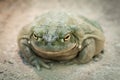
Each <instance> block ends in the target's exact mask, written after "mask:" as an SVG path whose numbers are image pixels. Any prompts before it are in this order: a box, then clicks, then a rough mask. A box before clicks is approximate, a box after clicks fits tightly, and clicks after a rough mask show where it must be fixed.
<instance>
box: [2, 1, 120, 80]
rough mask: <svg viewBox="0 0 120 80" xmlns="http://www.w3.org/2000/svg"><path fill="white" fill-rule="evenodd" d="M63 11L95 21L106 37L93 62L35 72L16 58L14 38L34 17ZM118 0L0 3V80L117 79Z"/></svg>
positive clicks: (119, 67) (119, 70) (119, 68)
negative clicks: (100, 51)
mask: <svg viewBox="0 0 120 80" xmlns="http://www.w3.org/2000/svg"><path fill="white" fill-rule="evenodd" d="M53 10H57V11H60V10H64V11H69V12H72V13H76V14H80V15H83V16H86V17H88V18H90V19H93V20H96V21H97V22H98V23H100V25H101V26H102V28H103V30H104V34H105V37H106V43H105V53H104V54H103V55H102V59H101V60H100V61H97V62H93V61H91V62H90V63H88V64H84V65H70V66H64V65H55V66H53V68H52V69H51V70H46V69H43V70H42V71H41V72H38V71H36V70H35V69H34V68H33V67H30V66H28V65H25V64H24V63H23V62H22V60H21V58H20V57H19V55H18V50H19V49H18V47H17V40H16V39H17V35H18V32H19V31H20V29H21V28H22V27H23V26H25V25H26V24H28V23H30V22H32V21H33V20H34V18H35V17H37V16H39V15H41V14H43V13H45V12H48V11H53ZM119 30H120V0H0V80H80V79H81V80H120V62H119V61H120V31H119Z"/></svg>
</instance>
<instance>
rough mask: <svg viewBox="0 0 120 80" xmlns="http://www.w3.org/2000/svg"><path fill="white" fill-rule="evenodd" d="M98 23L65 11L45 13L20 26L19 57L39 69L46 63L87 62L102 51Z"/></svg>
mask: <svg viewBox="0 0 120 80" xmlns="http://www.w3.org/2000/svg"><path fill="white" fill-rule="evenodd" d="M104 42H105V38H104V35H103V31H102V29H101V27H100V25H99V24H97V23H96V22H95V21H91V20H89V19H87V18H85V17H83V16H78V15H74V14H70V13H66V12H48V13H45V14H43V15H41V16H40V17H38V18H37V19H35V21H34V22H32V23H31V24H29V25H27V26H25V27H23V29H22V30H21V32H20V33H19V36H18V45H19V48H20V51H21V55H22V56H23V57H24V59H25V60H26V61H28V62H29V63H30V64H32V65H33V66H35V67H37V69H39V70H40V67H45V68H50V66H48V64H47V63H48V62H53V61H68V62H69V61H72V60H73V61H75V62H76V63H87V62H89V61H90V60H91V59H92V58H93V57H94V56H96V55H98V54H99V53H100V52H101V51H102V50H103V48H104Z"/></svg>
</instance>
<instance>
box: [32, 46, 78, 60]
mask: <svg viewBox="0 0 120 80" xmlns="http://www.w3.org/2000/svg"><path fill="white" fill-rule="evenodd" d="M33 46H34V45H33ZM32 49H34V51H35V53H36V54H37V55H39V56H41V57H43V58H47V59H53V60H68V59H72V58H74V57H75V56H76V55H77V53H78V50H79V49H78V45H77V44H73V45H72V46H70V47H69V48H68V49H65V50H62V51H46V50H43V49H41V48H38V47H36V46H34V47H32Z"/></svg>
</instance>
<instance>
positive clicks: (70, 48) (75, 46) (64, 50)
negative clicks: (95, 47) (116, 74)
mask: <svg viewBox="0 0 120 80" xmlns="http://www.w3.org/2000/svg"><path fill="white" fill-rule="evenodd" d="M33 46H34V47H32V48H33V49H34V50H35V51H36V52H37V53H41V54H48V55H50V54H51V55H56V54H57V55H58V54H64V53H67V52H69V51H72V50H73V49H74V48H77V44H76V43H74V44H72V45H71V46H70V47H68V48H67V49H63V50H60V51H49V50H45V49H42V48H38V47H37V46H35V45H34V44H33Z"/></svg>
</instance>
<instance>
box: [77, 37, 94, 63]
mask: <svg viewBox="0 0 120 80" xmlns="http://www.w3.org/2000/svg"><path fill="white" fill-rule="evenodd" d="M95 47H96V45H95V40H94V39H93V38H89V39H86V40H85V41H84V42H83V44H82V50H81V51H80V52H79V54H78V57H77V62H78V63H87V62H89V61H91V59H92V58H93V56H94V54H95V49H96V48H95Z"/></svg>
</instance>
